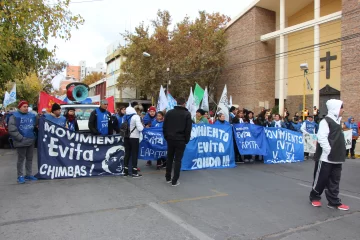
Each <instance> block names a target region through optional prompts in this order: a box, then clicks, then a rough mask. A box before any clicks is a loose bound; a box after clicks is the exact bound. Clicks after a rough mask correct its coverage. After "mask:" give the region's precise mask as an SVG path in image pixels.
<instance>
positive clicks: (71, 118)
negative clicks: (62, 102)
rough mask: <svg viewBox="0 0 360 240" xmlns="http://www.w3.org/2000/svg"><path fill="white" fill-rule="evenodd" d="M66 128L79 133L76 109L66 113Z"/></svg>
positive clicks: (71, 108)
mask: <svg viewBox="0 0 360 240" xmlns="http://www.w3.org/2000/svg"><path fill="white" fill-rule="evenodd" d="M65 118H66V126H67V128H68V129H69V130H70V131H76V132H77V131H79V125H78V122H77V119H76V116H75V108H74V107H69V108H68V109H67V112H66V113H65Z"/></svg>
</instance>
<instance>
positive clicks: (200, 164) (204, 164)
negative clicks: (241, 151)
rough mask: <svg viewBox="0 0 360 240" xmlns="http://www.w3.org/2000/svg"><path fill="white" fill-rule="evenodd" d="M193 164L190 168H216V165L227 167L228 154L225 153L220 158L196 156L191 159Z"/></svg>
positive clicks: (228, 162)
mask: <svg viewBox="0 0 360 240" xmlns="http://www.w3.org/2000/svg"><path fill="white" fill-rule="evenodd" d="M192 162H193V165H192V167H191V169H192V170H195V169H203V168H214V167H215V168H216V167H228V166H230V156H229V155H225V156H222V160H221V158H220V157H215V158H214V157H203V158H196V159H193V160H192Z"/></svg>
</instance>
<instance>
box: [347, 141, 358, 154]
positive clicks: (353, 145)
mask: <svg viewBox="0 0 360 240" xmlns="http://www.w3.org/2000/svg"><path fill="white" fill-rule="evenodd" d="M355 147H356V140H355V139H353V140H352V142H351V149H346V156H349V150H350V155H351V156H352V157H354V156H355Z"/></svg>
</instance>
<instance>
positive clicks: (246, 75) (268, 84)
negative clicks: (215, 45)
mask: <svg viewBox="0 0 360 240" xmlns="http://www.w3.org/2000/svg"><path fill="white" fill-rule="evenodd" d="M275 30H276V13H275V12H273V11H269V10H266V9H263V8H259V7H254V8H252V9H251V10H250V11H248V12H247V13H246V14H244V15H243V16H242V17H241V18H240V19H239V20H237V21H236V22H235V23H234V24H233V25H231V26H230V27H229V28H228V29H227V30H226V35H227V41H228V42H227V46H226V50H225V59H226V63H225V67H224V70H223V72H222V75H221V77H220V81H219V82H218V84H217V98H218V99H219V98H220V96H221V93H222V91H223V88H224V85H225V84H226V85H227V89H228V96H230V95H232V97H233V103H234V104H238V105H239V106H240V108H247V109H249V110H253V111H254V112H255V113H256V112H258V111H259V110H260V107H259V102H265V101H268V102H269V107H270V108H271V107H273V106H274V104H275V57H274V54H275V52H276V51H275V50H276V46H275V40H271V41H268V42H265V43H263V42H260V41H259V40H260V36H261V35H263V34H266V33H269V32H273V31H275ZM255 60H256V61H255Z"/></svg>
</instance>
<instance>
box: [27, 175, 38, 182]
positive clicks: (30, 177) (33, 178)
mask: <svg viewBox="0 0 360 240" xmlns="http://www.w3.org/2000/svg"><path fill="white" fill-rule="evenodd" d="M37 180H38V179H37V178H36V177H34V176H25V181H37Z"/></svg>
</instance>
